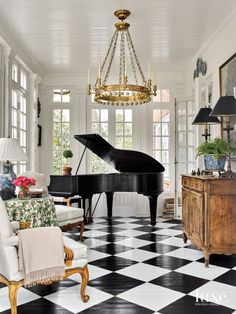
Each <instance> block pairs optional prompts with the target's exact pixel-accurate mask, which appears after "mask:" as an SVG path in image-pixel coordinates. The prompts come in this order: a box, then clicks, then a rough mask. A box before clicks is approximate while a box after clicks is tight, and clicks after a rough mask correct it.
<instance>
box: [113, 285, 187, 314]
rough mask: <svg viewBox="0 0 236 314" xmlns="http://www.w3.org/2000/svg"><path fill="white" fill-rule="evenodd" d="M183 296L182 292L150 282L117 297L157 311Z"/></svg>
mask: <svg viewBox="0 0 236 314" xmlns="http://www.w3.org/2000/svg"><path fill="white" fill-rule="evenodd" d="M183 296H184V294H183V293H180V292H176V291H174V290H170V289H167V288H163V287H160V286H157V285H153V284H150V283H145V284H143V285H140V286H138V287H136V288H133V289H130V290H128V291H125V292H123V293H121V294H119V295H118V297H119V298H122V299H124V300H127V301H129V302H133V303H136V304H138V305H140V306H144V307H146V308H148V309H150V310H153V311H158V310H160V309H162V308H163V307H165V306H167V305H169V304H170V303H172V302H175V301H176V300H178V299H180V298H181V297H183Z"/></svg>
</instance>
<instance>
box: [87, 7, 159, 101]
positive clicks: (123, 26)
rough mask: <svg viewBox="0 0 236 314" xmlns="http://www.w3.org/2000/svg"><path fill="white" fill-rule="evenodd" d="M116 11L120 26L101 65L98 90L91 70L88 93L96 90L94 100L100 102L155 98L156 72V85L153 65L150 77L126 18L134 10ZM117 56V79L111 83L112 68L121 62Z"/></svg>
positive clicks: (97, 83)
mask: <svg viewBox="0 0 236 314" xmlns="http://www.w3.org/2000/svg"><path fill="white" fill-rule="evenodd" d="M114 14H115V16H116V17H117V18H118V19H119V21H118V22H117V23H116V24H115V27H116V30H115V32H114V34H113V36H112V39H111V42H110V45H109V48H108V51H107V53H106V56H105V58H104V60H103V63H102V65H101V66H100V65H99V69H98V76H97V79H96V82H95V85H94V91H92V89H91V85H90V82H89V75H90V73H88V86H87V93H88V95H90V94H92V93H94V94H95V95H94V100H95V101H96V102H97V103H99V104H107V105H121V106H124V105H127V106H128V105H139V104H144V103H148V102H149V101H151V95H154V96H156V92H157V86H156V73H155V74H154V85H153V86H152V81H151V71H150V65H149V71H148V72H149V78H148V80H146V79H145V77H144V74H143V71H142V68H141V66H140V62H139V59H138V56H137V54H136V52H135V49H134V45H133V41H132V39H131V36H130V32H129V26H130V24H129V23H127V22H125V21H124V20H126V18H127V17H128V16H129V15H130V11H128V10H117V11H115V12H114ZM115 56H118V57H117V58H118V62H117V63H118V65H117V67H118V78H117V83H115V84H108V79H109V76H111V75H110V74H111V68H112V67H114V66H115V65H116V64H117V63H116V62H115V60H114V59H115V58H114V57H115ZM113 61H114V62H113ZM115 63H116V64H115ZM128 65H129V66H130V68H131V70H132V75H131V76H130V77H128V75H127V67H128ZM116 75H117V74H116ZM139 82H141V83H139Z"/></svg>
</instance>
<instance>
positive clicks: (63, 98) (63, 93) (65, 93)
mask: <svg viewBox="0 0 236 314" xmlns="http://www.w3.org/2000/svg"><path fill="white" fill-rule="evenodd" d="M53 102H70V90H69V89H54V90H53Z"/></svg>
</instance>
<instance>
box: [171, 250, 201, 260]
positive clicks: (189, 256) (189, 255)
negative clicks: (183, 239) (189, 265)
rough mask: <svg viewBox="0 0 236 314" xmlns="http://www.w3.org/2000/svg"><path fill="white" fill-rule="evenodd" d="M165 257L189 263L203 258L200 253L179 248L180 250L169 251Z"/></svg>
mask: <svg viewBox="0 0 236 314" xmlns="http://www.w3.org/2000/svg"><path fill="white" fill-rule="evenodd" d="M165 255H169V256H173V257H178V258H183V259H186V260H189V261H196V260H197V259H200V258H202V257H203V254H202V251H197V250H193V249H186V248H180V249H177V250H174V251H171V252H169V253H166V254H165Z"/></svg>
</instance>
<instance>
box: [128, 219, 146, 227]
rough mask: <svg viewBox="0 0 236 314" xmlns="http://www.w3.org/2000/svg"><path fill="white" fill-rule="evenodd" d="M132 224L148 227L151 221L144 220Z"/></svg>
mask: <svg viewBox="0 0 236 314" xmlns="http://www.w3.org/2000/svg"><path fill="white" fill-rule="evenodd" d="M132 224H137V225H142V226H148V225H150V221H149V220H144V219H139V220H137V221H132Z"/></svg>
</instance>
